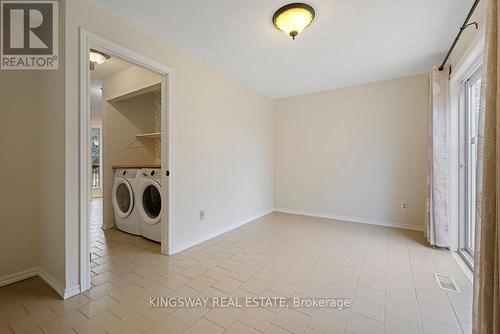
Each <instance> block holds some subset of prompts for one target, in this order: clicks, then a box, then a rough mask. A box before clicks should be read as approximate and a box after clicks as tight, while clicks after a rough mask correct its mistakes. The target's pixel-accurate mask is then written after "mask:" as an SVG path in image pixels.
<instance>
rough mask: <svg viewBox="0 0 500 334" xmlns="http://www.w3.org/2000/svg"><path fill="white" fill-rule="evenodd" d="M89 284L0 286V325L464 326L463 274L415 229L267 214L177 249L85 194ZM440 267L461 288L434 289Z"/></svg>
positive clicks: (467, 309) (337, 329) (217, 329)
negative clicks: (105, 223) (138, 232)
mask: <svg viewBox="0 0 500 334" xmlns="http://www.w3.org/2000/svg"><path fill="white" fill-rule="evenodd" d="M92 205H93V209H94V210H93V211H94V213H95V216H94V221H93V226H92V252H93V254H92V265H91V267H92V289H91V290H90V291H88V292H86V293H85V294H83V295H79V296H76V297H73V298H71V299H69V300H66V301H62V300H60V299H59V298H58V296H57V295H56V294H55V293H54V292H53V291H52V290H51V289H50V288H49V287H48V286H47V285H46V284H45V283H44V282H43V281H41V280H40V279H38V278H34V279H29V280H26V281H23V282H19V283H16V284H12V285H9V286H6V287H3V288H0V333H1V334H3V333H75V332H77V333H203V334H209V333H237V334H244V333H266V334H268V333H273V334H277V333H308V334H313V333H325V334H326V333H328V334H330V333H370V334H372V333H396V334H401V333H429V334H430V333H470V332H471V299H472V292H471V285H470V284H469V283H468V281H467V280H466V278H465V276H464V275H463V273H462V272H461V271H460V269H459V267H458V265H457V264H456V263H455V262H454V260H453V258H452V257H451V255H450V253H449V252H447V251H443V250H438V249H433V248H429V247H426V246H425V242H424V238H423V235H422V233H419V232H412V231H404V230H399V229H391V228H383V227H377V226H370V225H362V224H354V223H347V222H339V221H332V220H328V219H321V218H311V217H304V216H297V215H289V214H279V213H273V214H270V215H268V216H265V217H263V218H261V219H259V220H257V221H255V222H252V223H250V224H247V225H245V226H242V227H240V228H238V229H236V230H233V231H231V232H229V233H226V234H224V235H221V236H219V237H217V238H215V239H212V240H209V241H207V242H204V243H203V244H201V245H198V246H195V247H193V248H190V249H188V250H186V251H184V252H181V253H179V254H176V255H173V256H170V257H166V256H162V255H160V254H159V248H160V247H159V245H158V244H156V243H153V242H150V241H148V240H145V239H143V238H140V237H135V236H131V235H128V234H125V233H122V232H120V231H117V230H111V231H108V232H105V233H104V232H102V231H101V229H100V228H99V225H100V218H99V214H100V210H101V203H100V201H94V202H93V204H92ZM434 272H440V273H444V274H447V275H451V276H453V277H454V279H455V280H456V282H457V284H458V285H459V287H460V289H461V291H462V292H461V293H453V292H446V291H444V290H441V289H439V288H438V286H437V283H436V282H435V280H434V277H433V273H434ZM150 296H167V297H172V296H184V297H187V296H205V297H211V296H212V297H224V296H238V297H247V296H266V297H271V296H309V297H313V296H314V297H348V298H351V299H352V302H353V305H352V307H351V308H350V309H344V310H332V309H292V308H290V309H287V308H283V309H277V308H267V309H266V308H192V309H169V308H161V309H158V308H150V307H148V305H147V301H148V300H149V297H150Z"/></svg>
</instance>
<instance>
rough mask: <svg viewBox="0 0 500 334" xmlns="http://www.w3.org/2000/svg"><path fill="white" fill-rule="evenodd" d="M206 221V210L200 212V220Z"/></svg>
mask: <svg viewBox="0 0 500 334" xmlns="http://www.w3.org/2000/svg"><path fill="white" fill-rule="evenodd" d="M204 219H205V210H200V220H204Z"/></svg>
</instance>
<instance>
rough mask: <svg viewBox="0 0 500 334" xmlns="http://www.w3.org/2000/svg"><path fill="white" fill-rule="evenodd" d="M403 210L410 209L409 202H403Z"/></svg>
mask: <svg viewBox="0 0 500 334" xmlns="http://www.w3.org/2000/svg"><path fill="white" fill-rule="evenodd" d="M401 210H408V202H401Z"/></svg>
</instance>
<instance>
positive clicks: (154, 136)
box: [126, 132, 161, 148]
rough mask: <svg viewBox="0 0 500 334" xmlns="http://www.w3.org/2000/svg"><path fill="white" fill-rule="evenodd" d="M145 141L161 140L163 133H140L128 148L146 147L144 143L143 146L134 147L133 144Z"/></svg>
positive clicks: (129, 143) (130, 142)
mask: <svg viewBox="0 0 500 334" xmlns="http://www.w3.org/2000/svg"><path fill="white" fill-rule="evenodd" d="M144 139H146V140H149V139H158V140H160V139H161V132H149V133H138V134H136V135H134V138H132V140H131V141H129V142H128V144H127V146H126V147H127V148H140V147H144V143H143V144H141V145H138V146H132V144H133V143H135V142H136V141H142V140H144Z"/></svg>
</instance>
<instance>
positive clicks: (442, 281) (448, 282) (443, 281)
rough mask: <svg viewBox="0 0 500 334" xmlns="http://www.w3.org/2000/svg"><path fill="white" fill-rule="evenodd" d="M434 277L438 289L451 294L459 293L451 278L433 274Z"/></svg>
mask: <svg viewBox="0 0 500 334" xmlns="http://www.w3.org/2000/svg"><path fill="white" fill-rule="evenodd" d="M434 277H436V281H437V282H438V284H439V287H440V288H441V289H443V290H448V291H453V292H460V289H459V288H458V286H457V284H456V283H455V281H454V280H453V278H452V277H451V276H446V275H443V274H438V273H434Z"/></svg>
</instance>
